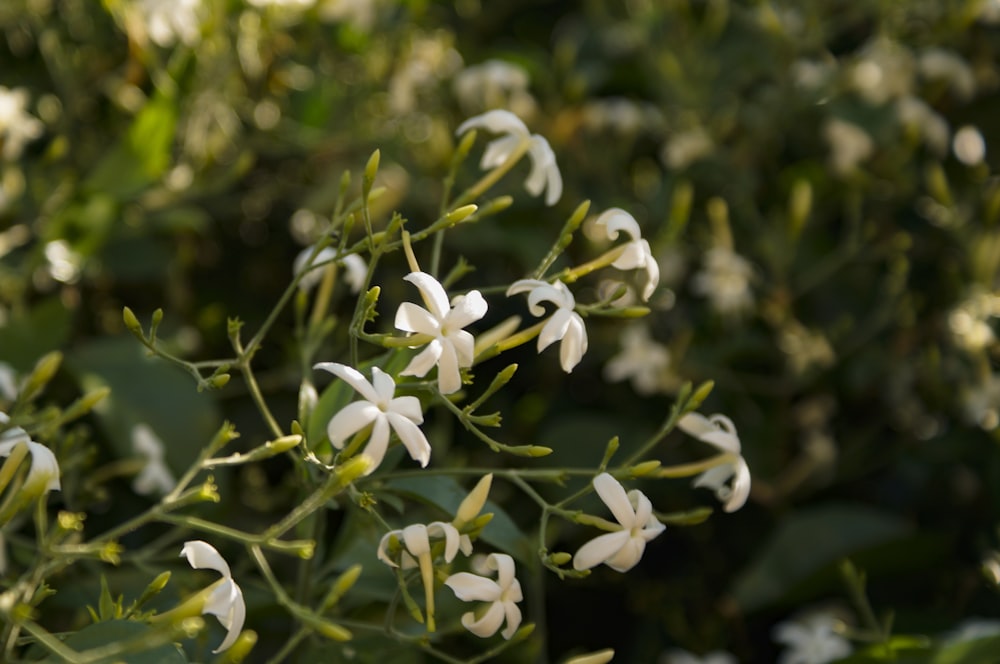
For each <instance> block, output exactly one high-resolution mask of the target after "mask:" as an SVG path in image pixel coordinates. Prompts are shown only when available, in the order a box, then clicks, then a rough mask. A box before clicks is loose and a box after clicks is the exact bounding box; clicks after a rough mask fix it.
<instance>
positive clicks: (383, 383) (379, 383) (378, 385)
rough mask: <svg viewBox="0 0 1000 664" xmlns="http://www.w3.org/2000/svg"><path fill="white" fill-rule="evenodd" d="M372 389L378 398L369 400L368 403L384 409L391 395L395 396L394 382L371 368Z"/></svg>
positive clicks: (379, 371)
mask: <svg viewBox="0 0 1000 664" xmlns="http://www.w3.org/2000/svg"><path fill="white" fill-rule="evenodd" d="M372 388H374V390H375V394H376V395H377V397H378V398H377V399H369V401H373V402H375V403H376V404H378V405H380V406H383V407H385V406H388V405H389V403H390V402H391V401H392V397H393V395H395V394H396V381H394V380H393V379H392V376H390V375H389V374H387V373H386V372H384V371H382V370H381V369H379V368H378V367H372Z"/></svg>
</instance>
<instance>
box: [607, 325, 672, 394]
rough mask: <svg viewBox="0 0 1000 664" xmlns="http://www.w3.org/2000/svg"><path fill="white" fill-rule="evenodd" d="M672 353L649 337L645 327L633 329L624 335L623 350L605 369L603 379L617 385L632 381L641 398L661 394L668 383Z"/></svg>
mask: <svg viewBox="0 0 1000 664" xmlns="http://www.w3.org/2000/svg"><path fill="white" fill-rule="evenodd" d="M669 370H670V351H669V350H667V348H666V347H665V346H661V345H660V344H658V343H656V342H655V341H653V340H652V339H651V338H650V337H649V329H648V328H647V327H646V326H645V325H632V326H629V327H627V328H626V329H625V331H624V332H622V350H621V352H620V353H618V354H617V355H615V356H614V357H612V358H611V359H610V360H608V363H607V364H606V365H604V377H605V378H606V379H608V380H610V381H613V382H617V381H620V380H625V379H626V378H630V379H631V380H632V387H633V388H634V389H635V391H636V392H638V393H639V394H642V395H650V394H654V393H656V392H662V391H664V390H665V389H666V388H667V385H668V383H669V378H670V374H669Z"/></svg>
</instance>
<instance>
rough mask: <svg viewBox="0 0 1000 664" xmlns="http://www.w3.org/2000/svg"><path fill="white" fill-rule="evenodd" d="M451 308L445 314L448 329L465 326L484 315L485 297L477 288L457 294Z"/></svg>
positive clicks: (486, 306)
mask: <svg viewBox="0 0 1000 664" xmlns="http://www.w3.org/2000/svg"><path fill="white" fill-rule="evenodd" d="M452 307H453V308H452V310H451V311H450V312H449V313H448V314H447V315H446V316H445V318H444V321H445V323H444V324H445V325H447V326H448V329H454V328H460V327H465V326H467V325H468V324H469V323H474V322H475V321H477V320H479V319H480V318H482V317H483V316H485V315H486V310H487V308H488V305H487V304H486V298H484V297H483V294H482V293H480V292H479V291H477V290H474V291H469V292H468V293H466V294H465V295H459V296H457V297H456V298H455V299H454V301H453V302H452Z"/></svg>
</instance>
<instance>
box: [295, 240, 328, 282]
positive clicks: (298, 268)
mask: <svg viewBox="0 0 1000 664" xmlns="http://www.w3.org/2000/svg"><path fill="white" fill-rule="evenodd" d="M314 250H315V248H314V247H306V248H305V249H303V250H302V251H301V252H300V253H299V255H298V256H296V257H295V261H294V262H293V263H292V272H293V273H294V274H299V273H300V272H302V271H303V270H308V274H306V275H304V276H303V277H302V278H301V279H299V288H300V289H302V290H310V289H311V288H313V287H315V286H316V284H318V283H319V281H320V279H322V278H323V272H322V271H321V270H315V268H314V267H313V266H314V265H316V264H318V263H325V262H327V261H330V260H333V259H334V258H336V257H337V250H336V249H334V248H333V247H326V248H324V249H321V250H320V252H319V253H318V254H316V257H315V258H314V259H313V260H312V261H311V262H310V263H309V267H308V268H307V267H306V261H307V260H309V255H310V254H312V252H313V251H314Z"/></svg>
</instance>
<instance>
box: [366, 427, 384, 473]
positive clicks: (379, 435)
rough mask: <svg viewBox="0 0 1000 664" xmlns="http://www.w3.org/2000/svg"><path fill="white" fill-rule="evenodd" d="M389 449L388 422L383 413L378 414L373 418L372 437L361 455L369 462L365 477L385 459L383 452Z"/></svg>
mask: <svg viewBox="0 0 1000 664" xmlns="http://www.w3.org/2000/svg"><path fill="white" fill-rule="evenodd" d="M388 448H389V422H388V421H387V420H386V416H385V414H384V413H379V414H378V416H377V417H376V418H375V425H374V426H373V427H372V435H371V437H369V439H368V444H367V445H365V451H364V452H363V454H364V455H365V456H366V457H368V458H369V459H370V460H371V463H370V464H369V465H368V469H367V470H366V471H365V475H371V474H372V473H373V472H375V469H376V468H378V467H379V464H381V463H382V459H384V458H385V451H386V450H387V449H388Z"/></svg>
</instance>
